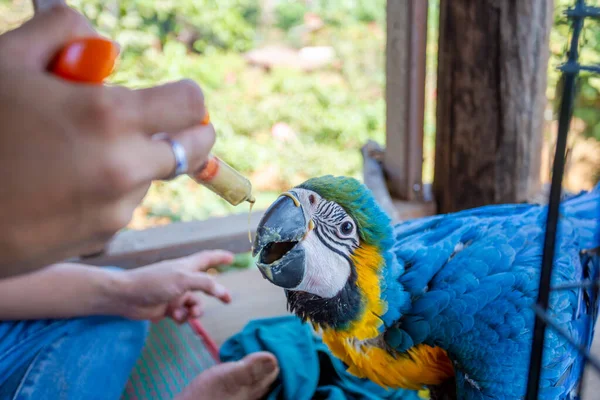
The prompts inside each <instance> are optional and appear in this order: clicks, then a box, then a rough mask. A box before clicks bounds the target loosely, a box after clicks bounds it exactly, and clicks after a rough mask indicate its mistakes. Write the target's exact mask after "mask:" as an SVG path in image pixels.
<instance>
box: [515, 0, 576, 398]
mask: <svg viewBox="0 0 600 400" xmlns="http://www.w3.org/2000/svg"><path fill="white" fill-rule="evenodd" d="M584 7H585V0H577V3H576V6H575V9H576V10H578V9H579V10H583V9H584ZM582 27H583V17H581V16H578V17H573V37H572V38H571V46H570V50H569V56H568V59H569V61H568V63H573V62H575V63H576V62H577V57H578V42H579V36H580V34H581V29H582ZM578 72H579V70H578V69H575V70H574V71H563V76H564V77H565V82H564V88H563V94H562V98H561V105H560V113H559V119H558V137H557V140H556V153H555V155H554V165H553V168H552V184H551V186H550V201H549V202H548V216H547V219H546V232H545V237H544V252H543V255H542V270H541V273H540V283H539V292H538V298H537V304H536V306H537V307H538V308H539V309H540V310H542V311H544V312H545V311H546V310H547V309H548V302H549V298H550V281H551V277H552V267H553V263H554V250H555V246H556V229H557V226H558V210H559V206H560V194H561V187H562V178H563V173H564V168H565V151H566V147H567V136H568V133H569V125H570V122H571V116H572V113H573V103H574V98H575V79H576V77H577V75H578ZM545 330H546V321H544V319H543V318H540V316H539V314H538V313H536V316H535V325H534V329H533V346H532V349H531V357H530V361H529V376H528V381H527V396H526V399H527V400H537V398H538V392H539V384H540V376H541V370H542V356H543V352H544V334H545Z"/></svg>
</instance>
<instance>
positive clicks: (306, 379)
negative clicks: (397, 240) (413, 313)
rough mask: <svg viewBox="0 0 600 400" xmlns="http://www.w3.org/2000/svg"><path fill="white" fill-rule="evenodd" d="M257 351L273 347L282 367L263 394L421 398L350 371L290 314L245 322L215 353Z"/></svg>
mask: <svg viewBox="0 0 600 400" xmlns="http://www.w3.org/2000/svg"><path fill="white" fill-rule="evenodd" d="M257 351H269V352H271V353H273V354H274V355H275V356H276V357H277V360H278V361H279V367H280V369H281V373H280V375H279V378H278V379H277V381H276V382H275V383H274V385H273V387H272V389H271V392H270V393H269V395H268V396H267V397H266V398H267V400H288V399H289V400H304V399H306V400H309V399H315V398H316V399H324V400H340V399H369V400H374V399H390V400H396V399H402V400H422V399H421V398H420V397H419V396H418V395H417V392H415V391H407V390H395V391H394V390H386V389H384V388H382V387H380V386H378V385H376V384H375V383H373V382H371V381H369V380H366V379H359V378H356V377H354V376H352V375H350V374H349V373H348V372H346V367H345V365H344V364H343V363H342V361H340V360H339V359H337V358H335V357H334V356H332V355H331V353H330V352H329V350H328V349H327V346H326V345H325V344H324V343H323V342H322V341H321V339H320V338H318V337H317V336H316V335H314V333H313V332H312V329H311V328H310V327H309V326H308V325H307V324H303V323H302V322H301V321H300V319H299V318H297V317H295V316H284V317H277V318H268V319H257V320H254V321H251V322H249V323H248V325H246V327H245V328H244V329H243V330H242V331H241V332H239V333H237V334H236V335H234V336H232V337H231V338H229V339H228V340H227V341H226V342H225V343H224V344H223V346H222V347H221V350H220V354H221V360H222V361H224V362H225V361H237V360H240V359H242V358H243V357H244V356H246V355H247V354H250V353H254V352H257Z"/></svg>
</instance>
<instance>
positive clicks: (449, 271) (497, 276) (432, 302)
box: [388, 185, 600, 399]
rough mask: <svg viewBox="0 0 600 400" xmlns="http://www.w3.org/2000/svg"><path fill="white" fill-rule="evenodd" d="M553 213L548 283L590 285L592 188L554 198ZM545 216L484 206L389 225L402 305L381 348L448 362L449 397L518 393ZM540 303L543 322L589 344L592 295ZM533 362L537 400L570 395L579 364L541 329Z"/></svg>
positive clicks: (580, 292) (565, 293)
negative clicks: (432, 353)
mask: <svg viewBox="0 0 600 400" xmlns="http://www.w3.org/2000/svg"><path fill="white" fill-rule="evenodd" d="M560 212H561V214H560V215H561V219H560V222H559V228H558V236H557V249H556V255H555V264H554V273H553V276H552V284H553V285H556V284H560V283H566V282H574V281H581V280H584V279H598V274H599V271H598V269H599V268H600V260H599V256H598V255H597V254H586V251H589V250H592V249H595V248H598V247H600V185H598V186H597V187H596V188H595V189H594V190H593V191H591V192H589V193H582V194H578V195H576V196H572V197H570V198H568V199H566V200H564V201H563V203H562V204H561V209H560ZM546 213H547V208H546V207H544V206H539V205H530V204H518V205H501V206H495V205H494V206H486V207H481V208H478V209H473V210H466V211H462V212H459V213H455V214H449V215H437V216H433V217H427V218H422V219H418V220H412V221H408V222H403V223H400V224H398V225H396V227H395V230H394V234H395V238H396V242H395V245H394V248H393V252H394V254H395V256H396V261H397V262H398V265H400V266H401V268H397V269H396V270H397V271H404V272H403V273H399V274H392V275H391V276H390V279H396V282H399V283H400V284H401V285H402V286H403V287H404V290H406V291H407V292H409V293H410V296H411V297H412V305H411V307H410V309H408V310H404V311H403V313H402V314H403V316H402V319H401V320H400V322H399V323H398V324H397V325H396V326H395V327H394V329H396V330H397V331H398V332H395V333H394V334H391V330H389V331H388V333H390V341H392V338H393V339H394V340H393V343H394V345H395V346H394V347H396V348H398V349H399V350H400V349H406V346H408V345H411V344H412V343H414V344H417V343H427V344H431V345H439V346H442V347H443V348H445V349H446V350H447V351H448V354H449V355H450V357H451V358H453V360H455V362H457V365H456V370H457V371H456V373H457V377H456V378H457V379H456V380H457V390H458V391H459V398H467V399H472V398H486V396H487V395H489V394H490V393H492V394H494V395H500V396H501V397H502V396H504V398H518V397H520V396H521V395H522V394H523V393H524V389H525V385H526V377H527V370H528V363H529V352H530V349H531V341H532V328H533V320H534V313H533V311H532V308H531V306H532V304H534V302H535V299H536V298H537V287H538V282H539V271H540V266H541V259H542V250H543V240H544V230H545V223H546ZM550 303H551V304H550V309H549V312H550V314H551V316H552V318H554V319H555V320H556V321H558V322H559V323H560V324H561V325H562V326H564V327H565V328H566V329H568V331H569V332H570V333H571V335H573V337H574V338H575V339H576V340H577V341H578V342H579V343H585V344H588V345H589V344H590V343H591V338H592V335H593V329H594V323H595V321H596V318H597V312H598V302H597V299H595V298H594V297H593V293H592V291H591V290H590V289H585V290H584V289H580V288H577V289H570V290H562V291H553V292H552V293H551V296H550ZM400 332H402V333H400ZM409 339H410V340H409ZM543 364H544V370H543V376H542V378H543V379H542V395H543V396H545V397H541V398H544V399H550V398H565V399H566V398H571V397H569V396H571V395H570V393H572V392H574V390H575V388H576V386H577V384H578V379H579V371H580V370H581V367H582V365H583V364H582V357H581V356H580V355H579V353H578V352H577V350H576V349H574V348H573V346H571V345H570V344H568V343H567V342H566V341H565V340H564V338H562V337H561V336H559V335H557V334H556V333H555V332H553V331H552V330H551V329H548V330H547V333H546V342H545V350H544V359H543ZM473 382H476V384H473ZM486 393H487V395H486Z"/></svg>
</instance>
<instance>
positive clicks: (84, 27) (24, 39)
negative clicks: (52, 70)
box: [6, 5, 97, 69]
mask: <svg viewBox="0 0 600 400" xmlns="http://www.w3.org/2000/svg"><path fill="white" fill-rule="evenodd" d="M40 11H42V12H40V13H36V15H35V16H34V17H33V18H32V19H30V20H29V21H27V22H26V23H25V24H23V25H22V26H21V27H20V28H19V29H16V30H14V31H12V32H9V33H7V34H6V36H7V39H8V40H7V42H6V43H7V44H8V43H10V44H11V49H10V52H11V55H12V56H13V57H16V58H18V59H19V61H21V62H22V61H23V60H26V65H28V66H30V67H35V68H39V69H46V67H47V65H48V64H49V63H50V61H51V60H52V58H53V57H54V56H55V55H56V54H57V53H58V52H59V51H60V49H61V48H62V47H63V46H64V45H65V44H66V43H67V42H68V41H69V40H71V39H74V38H76V37H82V36H96V35H97V34H96V32H95V31H94V29H93V28H92V26H91V25H90V23H89V22H88V21H87V20H86V18H85V17H84V16H83V15H81V14H80V13H78V12H77V11H75V10H73V9H71V8H70V7H67V6H65V5H57V6H54V7H52V8H49V9H45V10H40ZM9 37H10V38H9Z"/></svg>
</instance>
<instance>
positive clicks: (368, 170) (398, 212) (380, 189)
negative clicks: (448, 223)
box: [362, 140, 436, 222]
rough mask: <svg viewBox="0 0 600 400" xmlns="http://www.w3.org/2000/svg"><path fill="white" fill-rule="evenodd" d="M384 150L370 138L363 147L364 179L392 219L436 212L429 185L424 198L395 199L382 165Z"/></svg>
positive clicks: (403, 218) (417, 216) (411, 217)
mask: <svg viewBox="0 0 600 400" xmlns="http://www.w3.org/2000/svg"><path fill="white" fill-rule="evenodd" d="M384 153H385V152H384V150H383V149H382V148H381V146H379V144H377V143H376V142H374V141H372V140H369V141H368V142H367V143H366V144H365V145H364V146H363V147H362V155H363V179H364V182H365V185H366V186H367V187H368V188H369V189H370V190H371V192H373V196H375V199H376V200H377V203H378V204H379V206H380V207H381V208H383V210H384V211H385V212H386V213H387V214H388V215H389V216H390V218H391V219H392V221H394V222H400V221H405V220H409V219H413V218H420V217H425V216H428V215H434V214H435V213H436V206H435V202H434V201H433V199H432V197H431V188H430V186H429V185H424V186H423V190H422V193H423V197H424V199H423V200H413V201H408V200H393V199H392V197H391V196H390V193H389V191H388V188H387V185H386V182H385V174H384V171H383V168H382V166H381V160H382V159H383V157H384Z"/></svg>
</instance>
